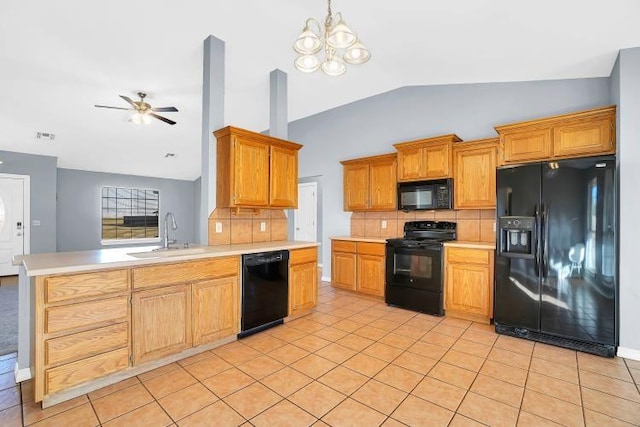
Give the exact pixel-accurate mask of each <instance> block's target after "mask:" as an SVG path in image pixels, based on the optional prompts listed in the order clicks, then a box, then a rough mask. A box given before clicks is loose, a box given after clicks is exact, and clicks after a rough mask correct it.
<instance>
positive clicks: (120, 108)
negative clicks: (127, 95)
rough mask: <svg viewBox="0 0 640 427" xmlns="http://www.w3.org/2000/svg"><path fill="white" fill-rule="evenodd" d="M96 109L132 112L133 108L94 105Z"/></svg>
mask: <svg viewBox="0 0 640 427" xmlns="http://www.w3.org/2000/svg"><path fill="white" fill-rule="evenodd" d="M95 107H98V108H111V109H112V110H133V108H124V107H111V106H109V105H95Z"/></svg>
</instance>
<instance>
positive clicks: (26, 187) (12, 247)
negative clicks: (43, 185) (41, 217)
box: [0, 174, 31, 277]
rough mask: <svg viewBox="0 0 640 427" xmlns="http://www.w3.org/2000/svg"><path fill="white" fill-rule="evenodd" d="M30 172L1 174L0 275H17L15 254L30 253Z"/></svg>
mask: <svg viewBox="0 0 640 427" xmlns="http://www.w3.org/2000/svg"><path fill="white" fill-rule="evenodd" d="M30 184H31V183H30V177H29V176H27V175H9V174H0V277H2V276H12V275H16V274H18V267H17V266H14V265H13V263H12V258H13V257H14V256H20V255H25V254H28V253H29V240H30V239H29V211H30V206H29V192H30Z"/></svg>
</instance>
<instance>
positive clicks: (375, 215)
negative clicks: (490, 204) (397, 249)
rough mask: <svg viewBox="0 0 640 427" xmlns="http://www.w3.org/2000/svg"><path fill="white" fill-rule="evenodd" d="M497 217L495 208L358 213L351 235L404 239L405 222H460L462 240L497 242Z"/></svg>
mask: <svg viewBox="0 0 640 427" xmlns="http://www.w3.org/2000/svg"><path fill="white" fill-rule="evenodd" d="M495 216H496V211H495V210H493V209H490V210H487V209H465V210H450V211H413V212H402V211H384V212H354V213H353V214H352V215H351V236H352V237H382V238H391V237H402V234H403V230H404V223H405V222H407V221H417V220H431V221H451V222H455V223H457V224H458V228H457V235H458V240H465V241H470V242H490V243H493V242H495V240H496V232H495V230H494V224H495Z"/></svg>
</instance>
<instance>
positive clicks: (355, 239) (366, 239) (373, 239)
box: [330, 236, 391, 243]
mask: <svg viewBox="0 0 640 427" xmlns="http://www.w3.org/2000/svg"><path fill="white" fill-rule="evenodd" d="M390 238H391V237H351V236H338V237H331V238H330V239H331V240H349V241H351V242H368V243H387V239H390Z"/></svg>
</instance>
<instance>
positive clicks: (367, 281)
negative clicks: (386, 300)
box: [356, 254, 384, 296]
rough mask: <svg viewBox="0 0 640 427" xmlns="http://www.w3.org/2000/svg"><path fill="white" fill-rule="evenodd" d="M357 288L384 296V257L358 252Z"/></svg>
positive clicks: (366, 292)
mask: <svg viewBox="0 0 640 427" xmlns="http://www.w3.org/2000/svg"><path fill="white" fill-rule="evenodd" d="M357 277H358V279H357V281H358V283H357V287H356V288H357V290H358V292H362V293H364V294H370V295H376V296H384V257H382V256H377V255H361V254H358V273H357Z"/></svg>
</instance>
